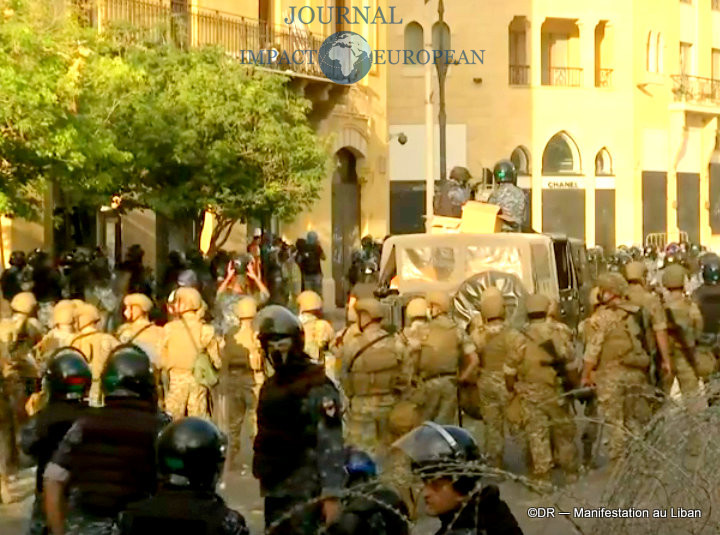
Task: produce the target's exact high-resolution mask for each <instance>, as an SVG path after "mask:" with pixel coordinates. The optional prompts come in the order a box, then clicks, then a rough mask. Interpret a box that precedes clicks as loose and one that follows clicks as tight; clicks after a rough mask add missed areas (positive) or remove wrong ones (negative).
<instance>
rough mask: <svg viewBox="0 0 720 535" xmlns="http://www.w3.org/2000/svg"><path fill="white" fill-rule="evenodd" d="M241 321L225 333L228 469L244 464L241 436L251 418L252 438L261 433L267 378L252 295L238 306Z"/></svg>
mask: <svg viewBox="0 0 720 535" xmlns="http://www.w3.org/2000/svg"><path fill="white" fill-rule="evenodd" d="M235 314H236V315H237V318H238V320H239V324H238V325H237V326H235V327H233V328H232V329H231V330H230V332H228V333H227V334H226V335H225V340H224V344H223V348H222V365H223V367H222V370H221V373H220V391H221V396H222V398H223V401H222V402H221V405H223V406H222V407H221V409H220V410H221V415H222V417H221V419H220V420H221V423H220V427H221V429H222V428H224V429H226V430H227V431H226V432H227V434H228V440H229V446H230V452H229V461H228V469H230V470H234V469H236V468H240V466H241V461H242V459H241V457H240V450H241V444H242V442H241V435H242V428H243V425H244V423H245V422H246V416H247V419H248V420H249V421H250V440H251V441H252V440H254V439H255V433H257V414H256V412H255V409H256V407H257V399H258V394H259V392H260V388H261V387H262V384H263V381H264V379H265V374H264V371H263V353H262V347H261V345H260V340H259V339H258V336H257V332H256V331H255V328H254V327H253V321H254V319H255V316H256V315H257V303H256V302H255V299H253V298H252V297H244V298H242V299H241V300H240V301H238V303H237V304H236V305H235Z"/></svg>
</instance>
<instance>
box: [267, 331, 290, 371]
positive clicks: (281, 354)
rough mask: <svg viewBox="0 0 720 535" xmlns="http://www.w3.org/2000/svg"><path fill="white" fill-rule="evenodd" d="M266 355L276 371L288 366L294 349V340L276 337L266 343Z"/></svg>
mask: <svg viewBox="0 0 720 535" xmlns="http://www.w3.org/2000/svg"><path fill="white" fill-rule="evenodd" d="M266 344H267V349H266V353H267V355H268V358H269V359H270V364H272V366H273V368H275V369H276V370H277V369H279V368H281V367H282V366H284V365H285V364H287V361H288V357H289V356H290V352H291V350H292V347H293V339H292V337H290V336H284V337H280V336H274V337H272V338H269V339H268V340H267V342H266Z"/></svg>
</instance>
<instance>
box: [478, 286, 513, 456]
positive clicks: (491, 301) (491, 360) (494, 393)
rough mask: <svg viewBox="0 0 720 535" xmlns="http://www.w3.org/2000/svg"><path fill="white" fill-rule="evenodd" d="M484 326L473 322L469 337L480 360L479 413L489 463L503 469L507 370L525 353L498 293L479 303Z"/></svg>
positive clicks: (489, 295) (507, 398)
mask: <svg viewBox="0 0 720 535" xmlns="http://www.w3.org/2000/svg"><path fill="white" fill-rule="evenodd" d="M480 314H481V316H482V320H483V323H482V324H480V323H479V322H477V321H473V322H472V323H471V326H470V337H471V338H472V341H473V342H474V343H475V347H476V348H477V354H478V357H479V369H480V375H479V379H478V387H479V389H480V413H481V414H482V417H483V421H484V424H485V450H484V451H486V452H487V455H488V459H489V462H490V463H491V464H493V465H494V466H495V467H501V466H502V460H503V453H504V450H505V428H506V410H507V407H508V403H509V401H510V400H509V395H508V390H507V387H506V385H505V368H506V367H507V364H508V363H509V362H515V361H517V359H518V355H522V354H523V353H524V351H525V341H524V339H523V336H522V334H520V333H519V332H518V331H517V330H516V329H513V328H512V327H510V326H507V325H505V301H504V300H503V297H502V295H501V294H500V293H499V292H497V293H496V292H485V294H484V295H483V297H482V299H481V300H480Z"/></svg>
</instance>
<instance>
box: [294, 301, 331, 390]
mask: <svg viewBox="0 0 720 535" xmlns="http://www.w3.org/2000/svg"><path fill="white" fill-rule="evenodd" d="M297 304H298V310H299V311H300V316H299V317H300V323H302V326H303V331H304V333H305V353H306V354H307V355H309V356H310V359H311V360H312V361H313V362H314V363H315V364H320V365H322V366H325V373H326V374H327V376H328V377H329V378H330V379H333V380H337V376H338V371H339V370H338V369H337V367H336V359H335V356H334V355H332V354H331V353H329V351H328V348H329V347H330V344H331V343H332V341H333V339H334V338H335V329H333V327H332V325H331V324H330V322H329V321H327V320H325V319H323V318H322V311H323V301H322V297H320V296H319V295H318V294H316V293H315V292H313V291H312V290H305V291H304V292H302V293H301V294H300V295H299V296H298V298H297Z"/></svg>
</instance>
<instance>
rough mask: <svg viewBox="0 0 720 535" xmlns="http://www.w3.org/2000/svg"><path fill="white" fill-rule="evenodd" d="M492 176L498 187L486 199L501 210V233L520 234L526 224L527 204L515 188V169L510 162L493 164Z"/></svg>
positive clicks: (519, 191)
mask: <svg viewBox="0 0 720 535" xmlns="http://www.w3.org/2000/svg"><path fill="white" fill-rule="evenodd" d="M493 176H494V177H495V182H496V183H497V184H499V185H498V187H497V189H496V190H495V191H493V193H492V195H490V198H489V199H488V203H489V204H496V205H498V206H499V207H500V208H501V215H502V216H503V218H504V223H503V231H505V232H522V231H523V230H524V228H525V225H526V224H527V210H528V202H527V198H526V197H525V193H524V192H523V190H521V189H520V188H518V187H517V169H515V165H514V164H513V163H512V162H511V161H510V160H500V161H499V162H498V163H496V164H495V169H493Z"/></svg>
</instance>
